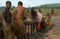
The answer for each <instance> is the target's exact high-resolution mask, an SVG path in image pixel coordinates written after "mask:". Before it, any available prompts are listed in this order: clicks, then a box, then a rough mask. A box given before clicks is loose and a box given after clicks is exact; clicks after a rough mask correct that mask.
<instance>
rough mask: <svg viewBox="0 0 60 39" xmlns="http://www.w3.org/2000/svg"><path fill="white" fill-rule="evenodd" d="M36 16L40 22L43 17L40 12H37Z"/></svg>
mask: <svg viewBox="0 0 60 39" xmlns="http://www.w3.org/2000/svg"><path fill="white" fill-rule="evenodd" d="M37 15H38V19H40V20H41V19H42V17H43V16H42V14H41V13H40V12H37Z"/></svg>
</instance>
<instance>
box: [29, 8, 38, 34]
mask: <svg viewBox="0 0 60 39" xmlns="http://www.w3.org/2000/svg"><path fill="white" fill-rule="evenodd" d="M30 15H31V19H32V23H33V26H31V29H32V32H31V33H32V34H33V33H34V30H35V27H36V25H37V12H36V11H35V10H34V9H31V13H30Z"/></svg>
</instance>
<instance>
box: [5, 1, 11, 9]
mask: <svg viewBox="0 0 60 39" xmlns="http://www.w3.org/2000/svg"><path fill="white" fill-rule="evenodd" d="M6 7H7V8H8V9H10V8H11V2H10V1H6Z"/></svg>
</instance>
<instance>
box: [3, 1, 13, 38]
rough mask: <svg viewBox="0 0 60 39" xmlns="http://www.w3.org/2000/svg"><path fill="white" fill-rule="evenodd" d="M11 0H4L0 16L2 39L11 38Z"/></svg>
mask: <svg viewBox="0 0 60 39" xmlns="http://www.w3.org/2000/svg"><path fill="white" fill-rule="evenodd" d="M10 8H11V2H10V1H6V8H5V9H4V11H3V14H2V18H3V25H2V29H3V32H4V39H12V30H11V21H12V19H11V12H10Z"/></svg>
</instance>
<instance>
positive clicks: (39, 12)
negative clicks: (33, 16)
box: [37, 10, 43, 31]
mask: <svg viewBox="0 0 60 39" xmlns="http://www.w3.org/2000/svg"><path fill="white" fill-rule="evenodd" d="M37 15H38V23H37V29H38V31H41V25H40V22H41V20H42V17H43V15H42V13H41V10H40V11H37Z"/></svg>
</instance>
